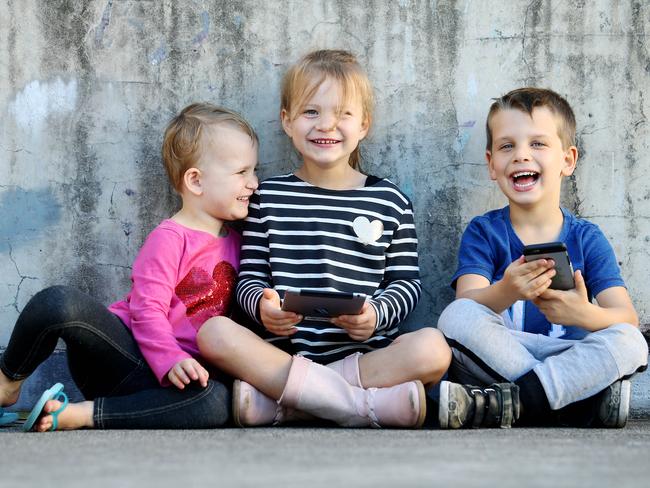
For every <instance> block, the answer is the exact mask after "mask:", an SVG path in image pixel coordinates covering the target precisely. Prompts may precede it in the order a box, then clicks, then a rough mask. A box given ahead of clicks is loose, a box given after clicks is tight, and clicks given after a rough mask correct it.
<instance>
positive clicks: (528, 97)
mask: <svg viewBox="0 0 650 488" xmlns="http://www.w3.org/2000/svg"><path fill="white" fill-rule="evenodd" d="M493 100H495V101H494V103H493V104H492V106H491V107H490V111H489V112H488V116H487V121H486V122H485V132H486V134H487V143H486V149H487V150H488V151H490V150H492V130H491V129H490V120H492V117H493V116H494V115H495V114H496V113H497V112H498V111H500V110H510V109H516V110H521V111H522V112H526V113H527V114H528V115H530V116H531V117H532V116H533V109H534V108H536V107H546V108H548V109H549V110H550V111H551V112H552V113H553V114H554V115H555V116H556V117H558V119H559V120H560V122H559V123H558V124H557V134H558V136H559V137H560V140H561V141H562V147H563V149H568V148H569V147H570V146H575V140H576V118H575V115H574V114H573V110H572V109H571V105H569V102H567V101H566V100H565V99H564V98H563V97H562V96H561V95H558V94H557V93H555V92H554V91H553V90H549V89H546V88H533V87H525V88H518V89H516V90H512V91H510V92H508V93H506V94H505V95H503V96H502V97H501V98H494V99H493Z"/></svg>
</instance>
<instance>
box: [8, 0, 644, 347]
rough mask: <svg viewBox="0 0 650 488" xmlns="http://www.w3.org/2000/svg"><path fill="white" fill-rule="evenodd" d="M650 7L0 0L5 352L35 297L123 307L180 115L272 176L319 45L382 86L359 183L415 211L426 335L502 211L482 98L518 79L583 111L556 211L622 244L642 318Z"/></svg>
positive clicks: (467, 1)
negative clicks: (173, 120)
mask: <svg viewBox="0 0 650 488" xmlns="http://www.w3.org/2000/svg"><path fill="white" fill-rule="evenodd" d="M649 32H650V5H648V3H647V2H644V1H640V0H639V1H621V2H618V1H616V2H612V1H607V0H602V1H599V0H594V1H586V0H582V1H580V0H574V1H570V2H565V1H549V0H532V1H516V0H509V1H483V0H474V1H472V0H458V1H453V0H440V1H435V0H431V1H427V2H425V1H409V0H400V1H371V0H360V1H344V0H339V1H324V0H321V1H311V0H309V1H307V0H293V1H279V0H272V1H263V2H260V1H259V0H255V1H252V0H240V1H225V0H222V1H217V0H213V1H207V0H205V1H204V0H194V1H189V0H188V1H173V0H164V1H163V0H160V1H145V0H141V1H135V0H120V1H118V0H108V1H107V0H88V1H62V0H47V1H46V0H0V67H1V68H0V113H1V117H0V175H1V176H0V216H1V217H0V219H1V220H0V347H1V346H3V345H6V343H7V341H8V339H9V335H10V333H11V330H12V327H13V323H14V321H15V319H16V317H17V315H18V313H19V311H20V310H21V309H22V307H23V306H24V305H25V303H26V302H27V300H28V299H29V298H30V297H31V296H32V295H33V294H34V293H35V292H36V291H38V290H39V289H41V288H43V287H45V286H47V285H51V284H57V283H68V284H72V285H74V286H77V287H79V288H81V289H83V290H86V291H88V292H90V293H92V294H93V295H96V296H97V297H99V298H100V299H101V300H103V301H104V302H106V303H109V302H111V301H112V300H114V299H116V298H119V297H121V296H122V295H124V294H125V293H126V292H127V290H128V286H129V271H130V265H131V262H132V260H133V259H134V257H135V255H136V252H137V250H138V248H139V246H140V245H141V243H142V240H143V238H144V237H145V236H146V235H147V233H148V232H149V231H150V230H151V229H152V228H153V227H154V226H155V225H156V224H157V223H158V222H159V221H160V220H161V219H163V218H165V217H167V216H169V215H170V214H171V213H172V212H173V211H174V208H175V205H176V204H177V200H176V198H175V197H174V195H173V194H172V193H171V192H170V190H169V189H168V186H167V183H166V178H165V176H164V173H163V170H162V167H161V164H160V157H159V147H160V143H161V132H162V130H163V127H164V125H165V123H166V122H167V121H168V120H169V118H170V117H171V116H172V115H173V114H174V113H175V112H176V111H177V110H178V109H180V108H181V107H183V106H184V105H186V104H188V103H189V102H192V101H196V100H208V101H212V102H216V103H219V104H223V105H226V106H229V107H232V108H234V109H236V110H239V111H241V112H243V113H244V114H245V115H246V116H247V117H248V118H249V119H250V120H251V122H252V123H253V125H254V126H255V127H256V129H257V130H258V131H259V134H260V136H261V159H260V161H261V167H260V174H261V176H262V177H265V176H270V175H273V174H277V173H282V172H286V171H289V170H290V169H292V168H294V167H295V162H296V159H295V156H294V155H293V154H292V149H291V146H290V144H289V143H288V141H287V139H286V138H285V137H284V135H283V133H282V131H281V128H280V125H279V123H278V83H279V80H280V77H281V75H282V73H283V72H284V70H285V68H286V67H287V65H288V64H289V63H291V62H292V61H294V60H296V59H297V58H298V57H299V56H300V55H302V54H303V53H305V52H306V51H308V50H311V49H314V48H323V47H339V48H346V49H350V50H352V51H354V52H355V53H357V54H358V56H359V58H360V60H361V62H362V63H363V64H364V65H365V66H366V67H367V69H368V71H369V74H370V77H371V79H372V80H373V82H374V85H375V87H376V95H377V100H378V105H377V113H376V123H375V125H374V127H373V130H372V135H371V137H370V138H369V140H368V141H367V142H366V143H365V144H364V153H365V155H366V158H367V160H366V163H365V168H366V169H367V171H369V172H371V173H374V174H377V175H380V176H389V177H390V178H392V179H393V181H395V182H396V183H398V184H399V185H400V186H401V187H402V188H403V189H404V190H405V191H406V193H408V194H409V195H410V197H411V198H412V199H413V202H414V205H415V209H416V222H417V225H418V233H419V237H420V242H421V244H420V252H421V258H420V263H421V267H422V278H423V283H424V290H425V293H424V296H423V299H422V301H421V303H420V305H419V306H418V308H417V310H416V312H415V313H414V314H413V316H412V317H411V319H410V321H409V323H408V326H409V327H416V326H418V325H421V324H434V323H435V320H436V317H437V315H438V314H439V313H440V311H441V310H442V309H443V308H444V306H445V305H446V304H447V303H448V302H449V300H450V299H451V298H452V294H451V291H450V289H449V287H448V282H449V278H450V275H451V274H452V272H453V270H454V266H455V259H456V250H457V246H458V243H459V238H460V235H461V232H462V230H463V228H464V226H465V225H466V224H467V222H468V221H469V219H470V218H471V217H472V216H474V215H476V214H479V213H482V212H484V211H486V210H488V209H490V208H495V207H497V206H502V205H504V203H505V201H504V199H503V197H502V196H501V194H500V193H499V191H498V189H497V188H496V186H495V185H494V184H492V183H491V182H490V181H489V179H488V177H487V172H486V169H485V164H484V158H483V152H484V143H485V139H484V128H483V127H484V119H485V114H486V111H487V108H488V106H489V104H490V99H491V98H492V97H496V96H498V95H501V94H503V93H505V92H506V91H508V90H510V89H512V88H515V87H518V86H522V85H538V86H545V87H552V88H554V89H555V90H557V91H558V92H560V93H561V94H563V95H565V96H566V97H567V98H568V99H569V101H570V102H571V103H572V104H573V106H574V109H575V111H576V115H577V119H578V134H579V149H580V153H581V159H580V161H579V164H578V169H577V171H576V174H575V177H574V178H572V179H570V180H568V181H566V183H565V192H564V197H563V201H564V204H565V205H566V206H568V207H569V208H570V209H571V210H573V211H574V212H576V213H578V214H579V215H580V216H583V217H586V218H589V219H591V220H593V221H595V222H596V223H598V224H600V225H601V226H602V228H603V229H604V231H605V234H606V235H607V236H608V237H609V238H610V239H611V242H612V243H613V245H614V248H615V250H616V252H617V255H618V257H619V260H620V264H621V265H622V267H623V274H624V277H625V279H626V280H627V283H628V285H629V288H630V293H631V295H632V297H633V299H634V302H635V304H636V306H637V309H638V311H639V314H640V317H641V321H642V323H644V324H650V308H649V305H648V304H650V287H649V286H648V277H649V276H650V256H649V255H648V251H647V249H648V246H649V242H650V221H649V219H650V185H648V181H647V179H646V178H647V175H648V174H649V173H650V151H649V150H648V149H649V147H648V145H649V141H650V125H649V124H648V118H647V117H648V116H647V114H648V113H649V112H650V108H649V107H648V103H649V101H648V99H649V97H650V52H649V49H648V45H649V43H648V35H649Z"/></svg>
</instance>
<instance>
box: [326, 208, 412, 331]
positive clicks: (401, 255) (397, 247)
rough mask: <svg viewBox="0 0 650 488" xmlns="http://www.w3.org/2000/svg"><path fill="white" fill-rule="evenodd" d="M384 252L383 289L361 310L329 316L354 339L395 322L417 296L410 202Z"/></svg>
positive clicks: (398, 320) (400, 318)
mask: <svg viewBox="0 0 650 488" xmlns="http://www.w3.org/2000/svg"><path fill="white" fill-rule="evenodd" d="M385 256H386V268H385V271H384V278H383V280H382V282H381V284H380V285H379V288H380V289H382V290H383V291H382V292H381V293H379V294H376V295H374V296H373V297H371V298H370V299H369V300H368V302H367V303H366V306H364V308H363V309H362V311H361V314H359V315H342V316H340V317H337V318H336V319H332V323H334V324H335V325H337V326H339V327H342V328H344V329H345V330H346V331H347V332H348V335H349V336H350V337H351V338H352V339H354V340H358V341H363V340H367V339H369V338H370V337H371V336H372V335H373V334H375V333H377V332H383V331H386V330H388V329H390V328H392V327H395V326H397V324H399V323H400V322H401V321H403V320H404V319H405V318H406V317H407V315H408V314H409V313H411V312H412V311H413V309H414V308H415V306H416V305H417V303H418V301H419V300H420V295H421V294H422V285H421V283H420V268H419V266H418V239H417V235H416V233H415V223H414V221H413V208H412V206H411V202H408V203H407V204H406V205H405V207H404V209H403V212H402V215H401V218H400V225H399V226H398V228H397V229H396V230H395V232H393V237H392V240H391V243H390V246H388V248H387V249H386V254H385Z"/></svg>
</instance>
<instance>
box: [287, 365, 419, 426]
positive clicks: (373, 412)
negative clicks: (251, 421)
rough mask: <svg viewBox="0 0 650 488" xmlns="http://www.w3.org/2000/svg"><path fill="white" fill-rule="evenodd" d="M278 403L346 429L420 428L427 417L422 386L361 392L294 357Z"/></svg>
mask: <svg viewBox="0 0 650 488" xmlns="http://www.w3.org/2000/svg"><path fill="white" fill-rule="evenodd" d="M278 403H279V404H280V405H282V406H284V407H289V408H294V409H296V410H300V411H303V412H307V413H310V414H312V415H314V416H316V417H319V418H322V419H326V420H332V421H334V422H336V423H337V424H339V425H342V426H345V427H368V426H372V427H414V428H419V427H421V426H422V424H423V423H424V418H425V416H426V401H425V392H424V386H423V385H422V382H421V381H419V380H416V381H410V382H407V383H402V384H401V385H397V386H392V387H390V388H369V389H367V390H364V389H363V388H358V387H354V386H351V385H349V384H348V382H347V381H345V380H344V379H343V378H342V377H341V376H340V375H339V374H337V373H336V372H335V371H332V370H331V369H329V368H327V367H325V366H322V365H320V364H317V363H313V362H312V361H310V360H308V359H306V358H303V357H301V356H294V357H293V361H292V363H291V369H290V370H289V377H288V379H287V384H286V386H285V387H284V391H283V392H282V396H281V397H280V400H278Z"/></svg>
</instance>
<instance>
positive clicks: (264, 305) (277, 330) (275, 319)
mask: <svg viewBox="0 0 650 488" xmlns="http://www.w3.org/2000/svg"><path fill="white" fill-rule="evenodd" d="M260 317H261V318H262V324H264V327H265V328H266V330H268V331H269V332H271V333H273V334H275V335H279V336H290V335H293V334H295V333H296V332H297V331H298V329H296V328H295V327H294V326H295V325H296V324H297V323H299V322H300V321H301V320H302V315H298V314H297V313H293V312H285V311H284V310H282V308H280V295H278V292H277V291H275V290H273V289H272V288H264V295H262V299H261V300H260Z"/></svg>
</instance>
